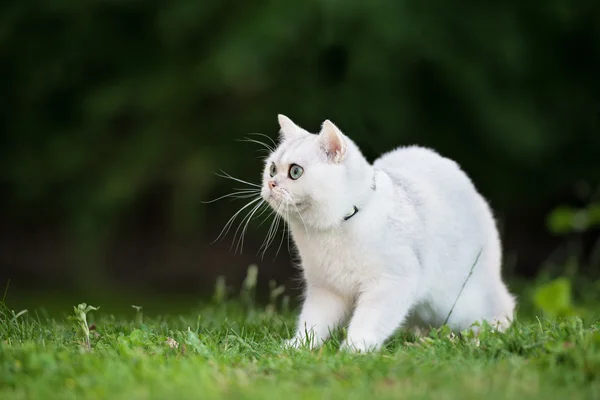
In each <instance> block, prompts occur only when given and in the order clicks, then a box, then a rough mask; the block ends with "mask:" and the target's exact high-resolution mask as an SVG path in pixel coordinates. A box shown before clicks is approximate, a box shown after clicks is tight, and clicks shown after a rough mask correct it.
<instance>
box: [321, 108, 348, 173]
mask: <svg viewBox="0 0 600 400" xmlns="http://www.w3.org/2000/svg"><path fill="white" fill-rule="evenodd" d="M319 141H320V142H321V147H322V148H323V150H325V153H327V157H328V158H329V160H330V161H332V162H334V163H339V162H341V161H342V160H343V159H344V156H345V155H346V148H347V146H346V140H345V139H344V134H343V133H342V132H341V131H340V130H339V129H338V127H337V126H335V125H334V124H333V122H331V121H330V120H328V119H327V120H325V122H323V127H322V128H321V133H319Z"/></svg>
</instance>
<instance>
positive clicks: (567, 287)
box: [534, 278, 576, 317]
mask: <svg viewBox="0 0 600 400" xmlns="http://www.w3.org/2000/svg"><path fill="white" fill-rule="evenodd" d="M534 304H535V306H536V307H537V308H539V309H540V310H542V311H543V312H544V313H545V314H547V315H548V316H551V317H566V316H571V315H576V314H575V310H574V309H573V305H572V303H571V282H570V281H569V280H568V279H567V278H557V279H555V280H553V281H551V282H549V283H547V284H545V285H542V286H540V287H539V288H538V289H537V290H536V293H535V297H534Z"/></svg>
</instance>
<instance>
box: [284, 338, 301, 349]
mask: <svg viewBox="0 0 600 400" xmlns="http://www.w3.org/2000/svg"><path fill="white" fill-rule="evenodd" d="M302 347H303V344H302V341H301V339H299V338H295V337H293V338H291V339H287V340H284V341H283V348H284V349H294V350H297V349H300V348H302Z"/></svg>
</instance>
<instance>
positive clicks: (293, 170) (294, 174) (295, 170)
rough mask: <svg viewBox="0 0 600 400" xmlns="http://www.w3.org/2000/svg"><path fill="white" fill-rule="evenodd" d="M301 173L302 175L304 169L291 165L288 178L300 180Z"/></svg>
mask: <svg viewBox="0 0 600 400" xmlns="http://www.w3.org/2000/svg"><path fill="white" fill-rule="evenodd" d="M303 173H304V168H302V167H301V166H299V165H298V164H292V165H291V166H290V172H289V174H290V178H292V179H293V180H296V179H298V178H300V177H301V176H302V174H303Z"/></svg>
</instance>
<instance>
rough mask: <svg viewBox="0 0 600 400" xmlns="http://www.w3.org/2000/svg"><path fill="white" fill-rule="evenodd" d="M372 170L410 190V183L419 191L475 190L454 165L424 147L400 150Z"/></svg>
mask: <svg viewBox="0 0 600 400" xmlns="http://www.w3.org/2000/svg"><path fill="white" fill-rule="evenodd" d="M373 166H374V167H375V168H376V169H381V170H383V171H385V172H386V173H387V174H388V175H389V176H390V178H392V180H393V181H394V182H395V183H397V184H401V185H403V186H410V184H411V182H412V183H415V184H416V185H418V186H421V187H423V186H429V185H431V186H433V187H435V188H437V189H438V190H441V191H446V190H448V191H455V190H457V189H458V190H461V191H462V190H464V189H474V187H473V185H472V183H471V180H470V179H469V178H468V177H467V175H466V174H465V173H464V172H463V171H462V170H461V169H460V167H459V166H458V164H457V163H456V162H454V161H453V160H451V159H449V158H446V157H443V156H441V155H440V154H438V153H437V152H435V151H434V150H431V149H428V148H425V147H420V146H407V147H399V148H397V149H395V150H393V151H390V152H388V153H385V154H384V155H382V156H381V157H380V158H378V159H377V160H376V161H375V163H374V165H373ZM447 194H448V193H446V195H447Z"/></svg>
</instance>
